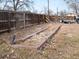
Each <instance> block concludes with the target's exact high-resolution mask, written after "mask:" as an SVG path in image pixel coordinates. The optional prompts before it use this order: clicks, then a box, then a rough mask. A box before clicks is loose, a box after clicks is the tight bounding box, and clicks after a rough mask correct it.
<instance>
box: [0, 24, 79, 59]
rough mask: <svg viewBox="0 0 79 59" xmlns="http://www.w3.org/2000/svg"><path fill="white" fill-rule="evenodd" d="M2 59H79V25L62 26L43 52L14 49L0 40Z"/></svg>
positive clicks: (0, 55) (0, 56)
mask: <svg viewBox="0 0 79 59" xmlns="http://www.w3.org/2000/svg"><path fill="white" fill-rule="evenodd" d="M0 59H79V24H62V27H61V29H60V30H59V31H58V33H57V34H56V35H55V36H53V37H52V39H51V40H50V42H48V43H46V46H45V47H44V48H43V49H42V50H34V49H26V48H12V47H11V46H9V45H8V44H7V43H6V42H4V41H3V40H0Z"/></svg>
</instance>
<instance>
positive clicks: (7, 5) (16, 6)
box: [0, 0, 33, 11]
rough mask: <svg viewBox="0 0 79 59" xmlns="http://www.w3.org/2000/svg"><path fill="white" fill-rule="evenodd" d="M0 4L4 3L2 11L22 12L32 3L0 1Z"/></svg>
mask: <svg viewBox="0 0 79 59" xmlns="http://www.w3.org/2000/svg"><path fill="white" fill-rule="evenodd" d="M0 2H1V3H0V4H3V3H4V6H3V10H4V9H7V10H13V11H17V10H20V9H21V10H22V9H26V7H27V8H29V7H30V5H31V4H32V3H33V1H31V0H0Z"/></svg>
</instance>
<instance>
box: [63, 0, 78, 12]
mask: <svg viewBox="0 0 79 59" xmlns="http://www.w3.org/2000/svg"><path fill="white" fill-rule="evenodd" d="M64 1H65V2H66V3H67V4H68V5H69V7H70V8H71V9H73V10H74V11H75V13H78V12H79V0H64Z"/></svg>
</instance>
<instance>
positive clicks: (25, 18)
mask: <svg viewBox="0 0 79 59" xmlns="http://www.w3.org/2000/svg"><path fill="white" fill-rule="evenodd" d="M23 16H24V29H25V27H26V16H25V13H24V15H23Z"/></svg>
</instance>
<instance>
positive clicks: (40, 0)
mask: <svg viewBox="0 0 79 59" xmlns="http://www.w3.org/2000/svg"><path fill="white" fill-rule="evenodd" d="M33 1H34V5H33V7H34V9H35V10H38V12H39V11H41V10H43V9H44V7H46V8H47V0H33ZM49 2H50V7H49V8H50V9H51V10H53V11H54V12H55V13H56V12H57V8H58V11H62V10H65V11H66V12H67V11H69V9H68V5H67V4H66V2H64V0H49Z"/></svg>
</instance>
